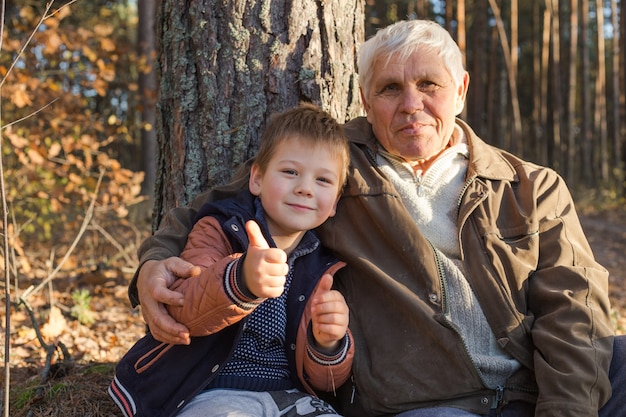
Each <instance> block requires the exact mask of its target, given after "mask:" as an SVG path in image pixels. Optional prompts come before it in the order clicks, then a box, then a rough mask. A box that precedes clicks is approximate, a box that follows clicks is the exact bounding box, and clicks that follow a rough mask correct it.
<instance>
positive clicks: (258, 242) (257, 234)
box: [246, 220, 270, 249]
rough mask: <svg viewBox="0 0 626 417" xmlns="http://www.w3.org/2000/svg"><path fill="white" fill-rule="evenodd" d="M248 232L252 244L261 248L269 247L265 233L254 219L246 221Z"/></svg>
mask: <svg viewBox="0 0 626 417" xmlns="http://www.w3.org/2000/svg"><path fill="white" fill-rule="evenodd" d="M246 232H247V233H248V240H250V246H254V247H257V248H260V249H269V247H270V245H268V244H267V240H265V237H264V236H263V233H261V228H260V227H259V225H258V224H257V223H256V222H255V221H254V220H249V221H247V222H246Z"/></svg>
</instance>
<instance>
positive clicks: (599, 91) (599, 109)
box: [593, 0, 609, 186]
mask: <svg viewBox="0 0 626 417" xmlns="http://www.w3.org/2000/svg"><path fill="white" fill-rule="evenodd" d="M603 7H604V6H603V0H596V19H597V27H598V28H603V27H604V11H603V10H604V9H603ZM596 34H597V45H598V73H597V75H596V84H595V86H596V88H595V92H596V99H595V109H594V112H593V114H594V124H595V131H596V132H598V134H599V135H600V150H599V164H600V180H601V184H602V186H606V185H607V184H608V181H609V162H608V159H609V155H608V149H607V128H606V58H605V47H604V30H600V29H598V30H597V31H596Z"/></svg>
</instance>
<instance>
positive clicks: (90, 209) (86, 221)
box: [20, 169, 105, 300]
mask: <svg viewBox="0 0 626 417" xmlns="http://www.w3.org/2000/svg"><path fill="white" fill-rule="evenodd" d="M104 173H105V170H104V169H102V170H101V171H100V177H98V183H97V184H96V189H95V190H94V195H93V198H92V199H91V203H89V207H88V208H87V212H86V213H85V218H84V219H83V223H82V224H81V226H80V230H79V231H78V234H77V235H76V237H75V238H74V241H73V242H72V244H71V245H70V248H69V249H68V250H67V252H66V253H65V256H64V257H63V259H61V262H59V264H58V265H57V267H56V268H55V269H54V271H52V272H51V273H50V275H48V276H47V277H46V278H45V279H44V280H43V281H42V282H41V283H40V284H39V285H38V286H36V287H34V286H30V287H29V288H28V289H27V290H26V291H24V293H23V294H22V296H21V297H20V299H24V300H25V299H27V298H28V297H29V296H31V295H32V294H34V293H37V292H39V291H41V289H42V288H43V287H44V286H45V285H46V284H47V283H48V282H49V281H51V280H52V279H53V278H54V277H55V276H56V274H57V273H58V272H59V271H60V270H61V268H62V267H63V265H64V264H65V262H67V260H68V259H69V257H70V255H71V254H72V252H73V251H74V249H75V248H76V245H78V242H79V241H80V239H81V238H82V236H83V234H84V233H85V231H86V230H87V227H88V226H89V223H90V222H91V219H92V217H93V211H94V206H95V204H96V200H97V199H98V190H99V189H100V184H101V183H102V178H103V177H104Z"/></svg>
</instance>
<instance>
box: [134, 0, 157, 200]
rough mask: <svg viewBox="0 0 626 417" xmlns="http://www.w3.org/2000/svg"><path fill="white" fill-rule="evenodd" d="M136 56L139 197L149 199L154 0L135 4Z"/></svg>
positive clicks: (152, 160)
mask: <svg viewBox="0 0 626 417" xmlns="http://www.w3.org/2000/svg"><path fill="white" fill-rule="evenodd" d="M137 15H138V23H137V52H138V53H137V54H138V56H139V65H138V67H139V76H138V80H137V84H138V87H139V97H140V102H141V109H140V113H141V127H140V132H141V161H142V169H143V172H144V173H145V177H144V179H143V184H142V189H141V194H142V195H145V196H148V197H153V195H154V183H155V181H156V158H155V155H156V151H157V142H156V130H155V127H156V126H155V125H156V91H157V80H156V72H155V71H154V62H155V59H156V45H157V43H156V32H155V30H154V28H155V21H156V0H138V1H137Z"/></svg>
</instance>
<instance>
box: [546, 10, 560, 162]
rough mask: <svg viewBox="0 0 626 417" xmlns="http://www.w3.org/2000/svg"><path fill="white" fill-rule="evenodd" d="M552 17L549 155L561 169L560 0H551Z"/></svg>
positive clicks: (551, 160)
mask: <svg viewBox="0 0 626 417" xmlns="http://www.w3.org/2000/svg"><path fill="white" fill-rule="evenodd" d="M550 8H551V17H552V36H551V39H552V43H551V47H552V112H551V116H552V151H551V153H549V155H548V161H550V165H551V166H552V167H553V168H554V169H556V170H557V171H560V170H561V169H562V167H563V144H562V141H561V132H562V131H563V129H562V128H561V126H562V116H561V114H562V113H563V100H562V98H561V97H562V96H561V88H562V84H561V72H562V70H561V67H562V64H561V16H560V14H559V0H551V1H550Z"/></svg>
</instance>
